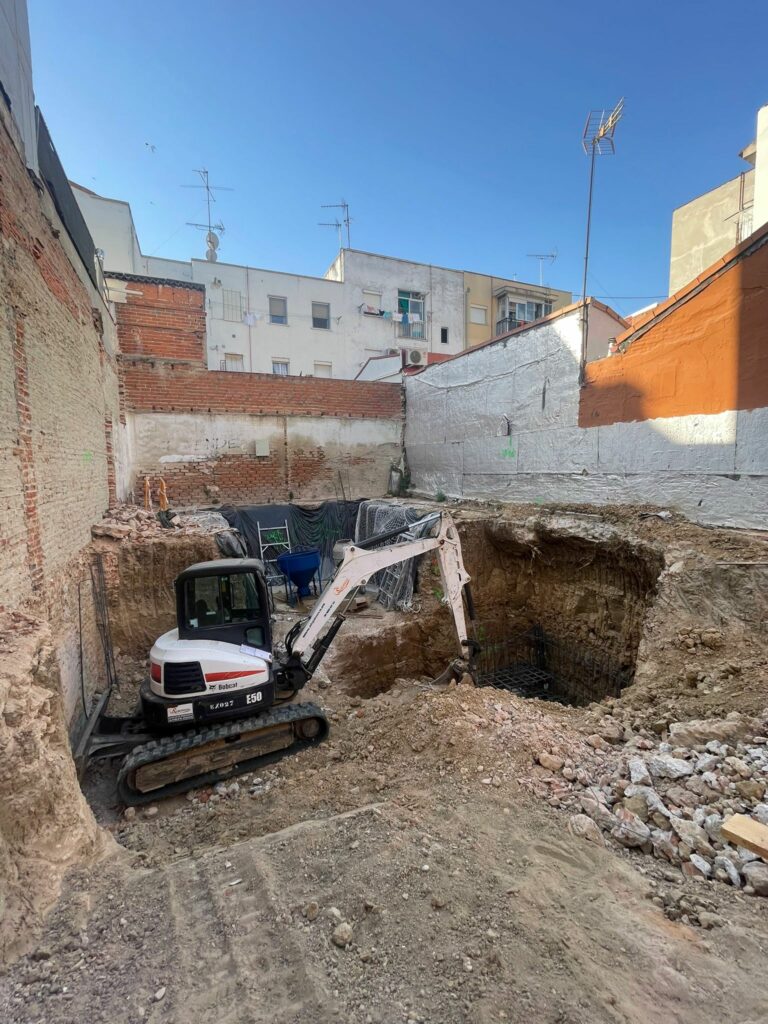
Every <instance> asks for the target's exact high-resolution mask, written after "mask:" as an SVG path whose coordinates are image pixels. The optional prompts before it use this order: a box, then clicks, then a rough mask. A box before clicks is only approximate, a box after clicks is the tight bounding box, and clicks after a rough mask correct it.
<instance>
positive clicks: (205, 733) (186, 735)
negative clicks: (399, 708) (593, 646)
mask: <svg viewBox="0 0 768 1024" xmlns="http://www.w3.org/2000/svg"><path fill="white" fill-rule="evenodd" d="M313 718H314V719H316V720H317V722H318V723H319V725H320V730H319V732H318V734H317V736H313V737H312V739H302V738H300V737H299V736H295V738H294V742H293V743H292V744H291V746H289V747H285V748H284V749H282V750H275V751H272V752H270V753H268V754H261V755H258V756H256V757H252V758H249V759H247V760H245V761H240V762H238V763H237V764H234V765H228V766H226V767H224V768H221V769H217V770H214V771H211V772H205V773H203V774H201V775H193V776H191V777H190V778H188V779H182V780H180V781H179V782H174V783H171V784H170V785H168V786H161V787H160V788H158V789H153V790H151V791H150V792H148V793H141V792H139V791H138V790H136V789H134V788H133V785H132V779H133V776H134V773H135V772H136V771H137V769H139V768H141V767H143V766H144V765H146V764H152V763H153V762H156V761H163V760H165V758H166V757H170V756H171V755H172V754H180V753H183V752H184V751H185V750H194V749H195V747H202V746H205V744H207V743H212V742H214V741H216V740H222V739H224V740H226V739H233V738H235V737H237V736H241V735H242V734H243V733H246V732H256V731H259V730H261V729H266V728H268V727H269V726H272V725H285V724H286V723H288V722H294V723H297V722H304V721H307V720H309V719H313ZM328 729H329V726H328V719H327V718H326V717H325V715H324V714H323V712H322V710H321V709H320V708H319V707H318V706H317V704H287V705H285V706H283V707H278V708H272V709H271V710H270V711H265V712H264V713H263V714H261V715H254V716H253V717H252V718H240V719H238V720H235V721H232V722H222V723H221V724H220V725H210V726H206V727H205V728H203V729H191V730H189V731H187V732H183V733H176V734H174V735H173V736H163V737H161V738H158V739H157V740H152V741H151V742H150V743H143V744H142V745H141V746H140V747H136V749H135V750H133V751H131V753H130V754H129V755H128V757H126V759H125V760H124V761H123V763H122V765H121V767H120V773H119V775H118V777H117V792H118V795H119V796H120V799H121V800H122V801H123V802H124V803H125V804H128V805H138V804H146V803H152V802H153V801H155V800H162V799H163V798H164V797H167V796H175V795H176V794H178V793H186V792H187V790H189V789H196V788H197V787H198V786H209V785H212V784H213V783H216V782H220V781H222V780H223V779H230V778H233V777H234V776H236V775H242V774H243V773H245V772H248V771H253V770H255V769H256V768H258V767H260V766H261V765H264V764H272V763H274V762H275V761H279V760H280V759H281V758H283V757H285V756H286V755H288V754H294V753H296V752H297V751H298V750H300V749H304V748H305V747H310V746H314V745H315V744H317V743H321V742H322V741H323V740H324V739H325V738H326V736H327V735H328Z"/></svg>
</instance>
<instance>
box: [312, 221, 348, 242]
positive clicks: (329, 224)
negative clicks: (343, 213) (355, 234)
mask: <svg viewBox="0 0 768 1024" xmlns="http://www.w3.org/2000/svg"><path fill="white" fill-rule="evenodd" d="M317 226H318V227H319V228H336V230H337V231H338V233H339V248H340V249H341V247H342V244H341V228H342V223H341V221H340V220H339V218H338V217H337V218H336V220H319V221H318V222H317Z"/></svg>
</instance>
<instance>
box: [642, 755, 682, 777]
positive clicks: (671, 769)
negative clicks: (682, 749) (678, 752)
mask: <svg viewBox="0 0 768 1024" xmlns="http://www.w3.org/2000/svg"><path fill="white" fill-rule="evenodd" d="M648 771H649V772H650V773H651V775H653V777H654V778H661V779H682V778H685V777H686V776H687V775H693V765H692V764H691V763H690V762H689V761H683V759H682V758H680V757H672V755H671V754H654V755H653V756H652V757H649V758H648Z"/></svg>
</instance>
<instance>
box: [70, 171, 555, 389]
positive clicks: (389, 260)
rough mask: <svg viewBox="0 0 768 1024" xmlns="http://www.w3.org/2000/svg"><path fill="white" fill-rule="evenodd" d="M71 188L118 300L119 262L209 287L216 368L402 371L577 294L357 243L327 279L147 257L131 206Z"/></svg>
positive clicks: (122, 286)
mask: <svg viewBox="0 0 768 1024" xmlns="http://www.w3.org/2000/svg"><path fill="white" fill-rule="evenodd" d="M72 187H73V191H74V194H75V197H76V199H77V202H78V205H79V206H80V209H81V211H82V213H83V216H84V218H85V220H86V223H87V224H88V227H89V229H90V231H91V234H92V235H93V238H94V241H95V243H96V245H97V247H98V248H99V250H100V251H101V253H102V256H101V258H102V262H103V266H104V270H105V276H106V277H107V280H108V281H110V288H111V292H110V294H111V297H112V299H113V301H116V302H120V301H124V299H125V296H126V289H128V288H129V287H130V283H129V282H126V281H125V280H118V279H115V278H111V279H110V277H109V274H110V271H111V272H113V273H115V274H122V275H125V274H133V275H136V276H138V277H150V278H157V279H159V280H169V281H174V280H175V281H192V282H194V283H196V284H202V285H204V287H205V294H206V313H207V318H206V319H207V356H208V366H209V368H210V369H212V370H244V371H248V372H253V373H274V374H283V375H291V376H298V375H303V376H315V377H339V378H354V377H357V376H361V377H362V378H363V379H368V380H376V379H382V377H386V379H388V380H392V379H393V377H394V378H399V376H400V374H401V373H402V370H403V368H404V367H418V366H422V365H426V364H427V362H431V361H435V359H436V358H441V357H445V356H449V355H456V354H457V353H458V352H461V351H463V350H464V349H465V348H468V347H471V346H472V345H475V344H480V343H481V342H484V341H487V340H488V339H489V338H490V337H492V336H493V335H495V334H499V333H503V332H504V331H507V330H510V329H511V328H513V327H516V326H519V325H520V324H522V323H527V322H530V321H532V320H536V319H538V318H540V317H541V316H546V315H547V314H548V313H550V312H552V311H553V310H557V309H560V308H562V307H563V306H566V305H568V304H569V303H570V301H571V293H570V292H565V291H562V290H559V289H552V288H548V287H542V286H539V285H534V284H527V283H524V282H518V281H515V280H513V279H506V278H499V277H493V276H490V275H486V274H477V273H470V272H467V271H463V270H452V269H449V268H446V267H439V266H435V265H432V264H425V263H418V262H414V261H411V260H402V259H396V258H394V257H391V256H382V255H378V254H375V253H367V252H362V251H360V250H357V249H342V250H341V251H340V252H339V254H338V256H337V257H336V259H335V260H334V261H333V263H332V264H331V266H330V267H329V268H328V270H327V271H326V273H325V274H324V275H323V276H322V277H312V276H308V275H303V274H292V273H288V272H283V271H275V270H266V269H264V268H259V267H251V266H241V265H236V264H230V263H223V262H218V261H215V262H211V261H209V260H197V259H191V260H189V261H180V260H169V259H163V258H160V257H153V256H145V255H143V254H142V252H141V247H140V245H139V241H138V237H137V234H136V229H135V226H134V224H133V218H132V216H131V210H130V206H129V204H128V203H125V202H122V201H120V200H112V199H106V198H104V197H101V196H97V195H96V194H95V193H93V192H91V191H90V190H88V189H85V188H83V187H82V186H79V185H76V184H74V183H73V185H72ZM378 373H381V375H382V377H379V376H377V374H378Z"/></svg>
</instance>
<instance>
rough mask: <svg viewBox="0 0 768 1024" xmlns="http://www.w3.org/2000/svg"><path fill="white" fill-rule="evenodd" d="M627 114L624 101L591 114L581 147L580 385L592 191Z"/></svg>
mask: <svg viewBox="0 0 768 1024" xmlns="http://www.w3.org/2000/svg"><path fill="white" fill-rule="evenodd" d="M623 113H624V97H623V96H622V98H621V99H620V100H619V102H618V103H617V104H616V106H615V107H614V108H613V110H612V111H611V112H610V114H606V112H605V111H604V110H590V112H589V114H587V120H586V123H585V125H584V131H583V132H582V135H581V145H582V148H583V149H584V152H585V153H587V154H588V156H589V158H590V159H589V201H588V203H587V237H586V241H585V244H584V283H583V286H582V289H581V300H582V302H583V303H584V308H583V309H582V314H581V363H580V365H579V384H583V383H584V371H585V367H586V363H587V341H588V339H589V306H588V305H587V270H588V267H589V233H590V229H591V226H592V189H593V186H594V183H595V157H596V156H613V154H614V153H615V152H616V145H615V143H614V141H613V136H614V134H615V132H616V125H617V124H618V123H619V121H620V120H621V116H622V114H623Z"/></svg>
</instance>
